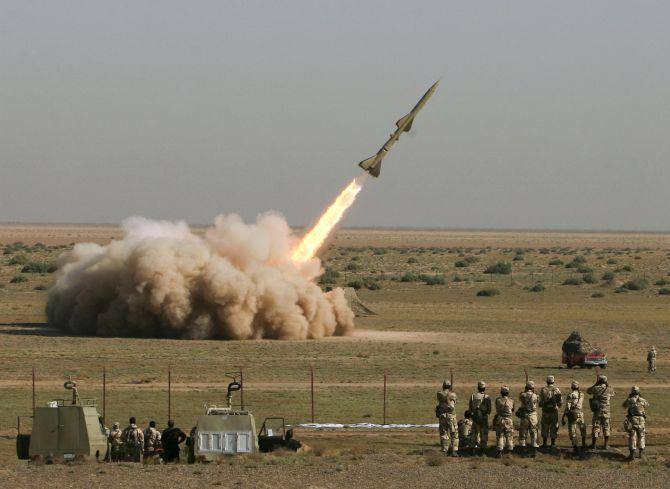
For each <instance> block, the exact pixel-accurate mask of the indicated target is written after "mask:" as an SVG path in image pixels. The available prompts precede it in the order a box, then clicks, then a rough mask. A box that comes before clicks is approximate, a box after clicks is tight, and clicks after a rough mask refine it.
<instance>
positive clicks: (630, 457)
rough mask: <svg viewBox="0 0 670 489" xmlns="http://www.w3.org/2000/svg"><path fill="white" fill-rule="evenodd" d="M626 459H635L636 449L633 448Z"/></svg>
mask: <svg viewBox="0 0 670 489" xmlns="http://www.w3.org/2000/svg"><path fill="white" fill-rule="evenodd" d="M626 460H628V461H629V462H632V461H633V460H635V450H633V449H631V450H630V453H629V454H628V458H627V459H626Z"/></svg>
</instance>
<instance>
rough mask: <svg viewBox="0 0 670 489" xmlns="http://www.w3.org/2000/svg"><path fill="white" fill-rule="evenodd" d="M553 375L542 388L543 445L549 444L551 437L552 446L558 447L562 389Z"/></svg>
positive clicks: (541, 426)
mask: <svg viewBox="0 0 670 489" xmlns="http://www.w3.org/2000/svg"><path fill="white" fill-rule="evenodd" d="M554 382H555V379H554V376H553V375H550V376H548V377H547V385H546V386H544V387H543V388H542V389H541V390H540V400H539V402H540V407H541V408H542V420H541V421H540V428H541V431H542V446H543V447H546V446H547V438H551V447H552V448H556V438H557V436H558V426H559V424H558V409H559V408H560V407H561V406H562V405H563V401H562V399H561V391H560V389H559V388H558V387H556V386H555V385H554Z"/></svg>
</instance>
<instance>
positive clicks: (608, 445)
mask: <svg viewBox="0 0 670 489" xmlns="http://www.w3.org/2000/svg"><path fill="white" fill-rule="evenodd" d="M609 448H610V437H609V436H606V437H605V444H604V445H603V450H609Z"/></svg>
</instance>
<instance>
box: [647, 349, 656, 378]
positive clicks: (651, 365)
mask: <svg viewBox="0 0 670 489" xmlns="http://www.w3.org/2000/svg"><path fill="white" fill-rule="evenodd" d="M647 372H656V347H654V346H652V347H651V349H650V350H649V351H648V352H647Z"/></svg>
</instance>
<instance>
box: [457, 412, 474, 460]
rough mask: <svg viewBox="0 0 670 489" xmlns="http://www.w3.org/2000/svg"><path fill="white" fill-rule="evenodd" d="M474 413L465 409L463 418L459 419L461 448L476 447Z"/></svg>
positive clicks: (459, 444) (459, 442)
mask: <svg viewBox="0 0 670 489" xmlns="http://www.w3.org/2000/svg"><path fill="white" fill-rule="evenodd" d="M472 428H473V423H472V414H470V412H469V411H465V414H464V415H463V418H462V419H459V420H458V446H459V450H461V451H462V450H463V449H464V448H470V449H472V448H474V437H473V435H474V432H473V429H472Z"/></svg>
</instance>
